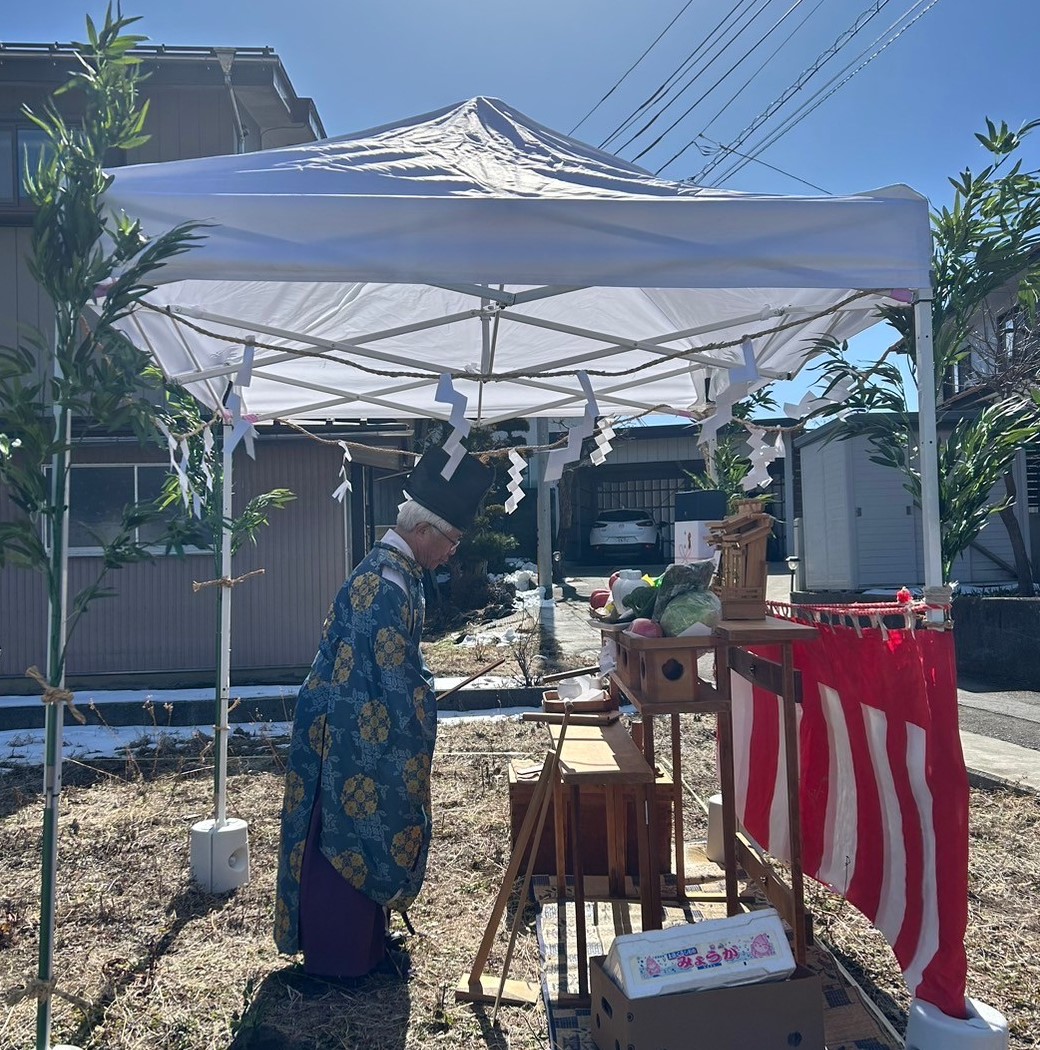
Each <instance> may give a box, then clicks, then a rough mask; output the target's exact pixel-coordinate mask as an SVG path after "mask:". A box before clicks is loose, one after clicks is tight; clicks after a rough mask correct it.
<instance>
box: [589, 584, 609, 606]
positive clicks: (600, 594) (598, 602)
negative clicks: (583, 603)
mask: <svg viewBox="0 0 1040 1050" xmlns="http://www.w3.org/2000/svg"><path fill="white" fill-rule="evenodd" d="M609 601H610V591H608V590H604V589H603V588H602V587H601V588H599V589H598V590H595V591H593V592H592V594H591V595H590V596H589V605H591V606H592V608H593V609H602V608H603V606H604V605H606V604H607V602H609Z"/></svg>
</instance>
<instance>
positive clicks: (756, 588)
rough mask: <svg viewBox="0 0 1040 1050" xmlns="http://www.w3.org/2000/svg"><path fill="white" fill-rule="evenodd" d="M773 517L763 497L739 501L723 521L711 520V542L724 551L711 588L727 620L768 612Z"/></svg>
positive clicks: (758, 618)
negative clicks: (768, 560) (768, 545)
mask: <svg viewBox="0 0 1040 1050" xmlns="http://www.w3.org/2000/svg"><path fill="white" fill-rule="evenodd" d="M772 528H773V517H772V515H771V514H767V513H766V512H765V504H764V503H763V501H762V500H760V499H744V500H738V501H737V503H736V506H735V509H734V511H733V513H732V514H730V515H728V516H727V517H726V518H725V519H724V520H723V521H714V522H709V523H708V542H709V543H710V544H711V545H712V546H713V547H716V548H717V549H718V550H720V551H721V552H722V557H721V559H720V561H719V567H718V570H717V571H716V574H715V582H714V583H713V584H712V590H714V591H715V593H716V594H718V596H719V599H720V600H721V602H722V618H723V619H724V620H761V619H764V618H765V615H766V543H767V542H768V540H769V534H770V532H771V531H772Z"/></svg>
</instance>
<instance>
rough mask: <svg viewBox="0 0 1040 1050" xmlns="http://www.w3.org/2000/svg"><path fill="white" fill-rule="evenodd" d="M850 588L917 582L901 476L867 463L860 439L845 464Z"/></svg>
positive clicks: (912, 528)
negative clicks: (851, 535) (851, 542)
mask: <svg viewBox="0 0 1040 1050" xmlns="http://www.w3.org/2000/svg"><path fill="white" fill-rule="evenodd" d="M850 465H851V467H852V469H853V471H854V475H853V478H852V494H853V501H854V502H853V506H852V514H853V518H852V521H853V523H854V527H855V552H854V557H855V582H854V586H856V587H896V588H899V587H901V586H902V585H903V584H914V583H917V582H918V581H919V580H920V579H921V578H922V572H921V566H920V563H919V562H918V560H917V546H916V543H915V534H916V527H917V526H916V521H915V517H914V514H913V509H914V508H913V499H912V497H911V496H910V493H908V492H907V491H906V489H904V488H903V475H902V474H901V473H900V472H899V471H896V470H892V469H891V468H890V467H884V466H881V465H880V464H878V463H872V462H871V461H870V459H868V458H867V449H866V446H865V444H864V442H863V441H862V439H856V448H855V452H854V455H853V457H852V461H851V464H850Z"/></svg>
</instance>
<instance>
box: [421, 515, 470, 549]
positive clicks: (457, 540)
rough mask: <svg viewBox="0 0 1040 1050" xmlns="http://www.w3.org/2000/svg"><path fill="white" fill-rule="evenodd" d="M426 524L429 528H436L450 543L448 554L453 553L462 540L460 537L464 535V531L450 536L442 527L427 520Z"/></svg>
mask: <svg viewBox="0 0 1040 1050" xmlns="http://www.w3.org/2000/svg"><path fill="white" fill-rule="evenodd" d="M426 524H427V525H429V526H430V527H431V528H434V529H437V531H438V532H439V533H440V534H441V535H442V536H443V537H444V538H445V539H446V540H447V541H448V542H449V543H450V544H451V548H450V549H449V551H448V553H449V554H454V552H455V551H457V550H458V549H459V544H460V543H461V542H462V537H463V536H464V535H465V533H464V532H460V533H459V534H458V536H455V537H452V536H449V535H448V534H447V533H446V532H445V531H444V529H441V528H438V527H437V526H436V525H434V524H433V522H432V521H428V522H427V523H426Z"/></svg>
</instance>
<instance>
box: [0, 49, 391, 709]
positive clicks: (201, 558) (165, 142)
mask: <svg viewBox="0 0 1040 1050" xmlns="http://www.w3.org/2000/svg"><path fill="white" fill-rule="evenodd" d="M137 55H138V57H139V58H140V59H141V63H142V68H143V71H144V72H145V73H146V74H148V77H147V79H146V80H145V81H144V82H143V84H142V95H143V96H144V97H145V98H146V99H147V100H148V101H149V113H148V123H147V125H146V129H145V130H146V132H147V133H148V134H149V135H150V136H151V138H150V139H149V141H148V142H147V143H146V144H145V145H144V146H142V147H141V148H140V149H137V150H134V151H133V152H131V153H129V154H126V155H125V156H115V157H113V158H111V163H112V165H113V166H117V165H120V164H139V163H148V162H152V161H166V160H176V159H181V158H187V157H199V156H207V155H217V154H226V153H234V152H237V151H253V150H259V149H270V148H274V147H278V146H283V145H291V144H296V143H301V142H308V141H313V140H316V139H320V138H323V137H324V134H325V132H324V129H323V127H322V124H321V121H320V119H319V117H318V114H317V110H316V109H315V106H314V103H313V102H312V101H311V100H310V99H308V98H301V97H299V96H298V95H297V94H296V91H295V89H294V88H293V85H292V82H291V81H290V80H289V77H288V75H287V74H286V71H285V69H284V68H283V66H282V63H281V60H280V59H279V57H278V56H277V55H276V54H275V53H274V52H273V51H271V50H270V49H269V48H240V49H231V48H210V47H199V48H195V47H145V48H140V49H138V51H137ZM74 68H75V61H74V58H73V52H72V48H71V47H69V46H62V45H54V44H49V45H45V44H0V342H3V343H4V344H8V345H9V344H12V343H14V342H15V341H16V339H17V338H18V332H19V330H20V327H21V326H23V325H28V326H31V327H34V328H37V329H39V330H40V331H41V332H42V333H43V334H44V337H45V338H46V337H47V335H48V334H49V331H50V329H51V317H50V314H49V310H48V304H47V302H46V301H45V298H44V296H43V295H42V293H41V291H40V289H39V288H38V286H37V285H36V283H35V281H34V280H33V279H32V277H31V276H30V274H29V271H28V267H27V264H26V254H27V252H28V250H29V245H30V236H31V233H32V229H31V227H32V220H33V208H32V205H31V203H30V202H29V201H28V200H27V198H26V195H25V193H24V190H23V188H22V185H21V172H22V169H23V166H24V159H25V157H26V156H28V158H29V160H30V163H31V162H32V158H33V156H34V155H35V153H36V152H38V150H39V149H40V148H41V147H42V136H41V135H40V133H39V132H38V130H37V129H35V128H34V126H33V125H32V124H31V122H30V121H28V120H27V119H26V117H25V116H24V113H23V107H24V106H26V105H28V106H29V107H31V108H32V109H36V110H39V109H42V107H43V106H44V104H45V103H46V101H47V99H48V97H49V96H50V93H51V92H52V91H53V90H54V89H55V88H56V87H58V86H59V85H60V84H62V83H64V82H65V81H66V80H67V79H68V77H69V75H70V73H71V71H72V70H73V69H74ZM68 99H69V96H61V98H60V99H59V101H60V102H61V103H62V104H63V105H66V106H68V105H70V104H71V103H69V102H68V101H67V100H68ZM66 116H67V117H68V118H69V119H70V120H73V121H74V120H75V118H76V113H75V110H69V111H68V112H67V113H66ZM41 368H46V362H41ZM0 429H2V426H0ZM321 436H322V437H323V438H326V439H331V438H338V437H342V436H346V437H350V438H352V439H353V440H357V441H361V442H362V443H364V444H365V445H367V446H369V447H370V452H368V453H367V454H365V453H360V454H358V455H355V457H354V463H353V465H352V466H351V468H350V473H351V481H352V483H353V493H352V495H351V497H350V499H349V500H347V501H345V502H343V503H339V502H336V501H335V500H333V499H332V498H331V493H332V492H333V490H334V489H335V488H336V486H337V485H338V483H339V480H340V479H339V476H338V475H339V470H340V466H341V463H342V453H341V451H340V449H339V448H338V447H337V446H335V445H334V444H320V443H318V442H315V441H311V440H308V439H307V438H306V437H302V436H300V435H299V434H297V433H295V432H292V431H289V430H286V429H281V428H278V427H268V428H264V429H263V430H262V432H261V435H260V438H259V440H258V441H257V443H256V449H257V454H256V459H255V460H251V459H249V458H248V456H246V455H245V454H244V453H242V452H240V454H239V455H236V466H235V506H236V508H238V507H240V506H242V505H244V503H245V502H246V501H247V500H248V499H249V498H250V497H251V496H252V495H254V494H256V493H259V492H264V491H267V490H269V489H271V488H275V487H284V488H288V489H290V490H292V492H293V493H295V495H296V500H295V501H294V502H293V503H291V504H290V505H289V506H288V507H287V508H286V509H285V510H283V511H279V512H275V513H274V514H273V515H272V520H271V525H270V527H269V528H267V529H265V530H262V532H261V534H260V537H259V542H258V544H257V546H256V547H251V546H247V547H246V548H244V549H243V550H242V551H241V552H240V553H239V555H237V556H236V560H235V572H236V573H238V574H242V573H246V572H249V571H250V570H251V569H254V568H263V569H264V570H265V572H264V574H263V575H262V576H256V577H253V578H251V579H250V580H249V581H248V582H246V583H244V584H243V585H242V586H240V587H237V588H236V589H235V597H234V615H233V618H232V623H233V664H232V675H233V680H234V681H236V682H239V683H243V682H247V681H261V682H265V681H266V682H270V681H274V680H283V681H294V680H298V679H299V678H300V677H302V674H303V673H304V671H305V669H306V667H307V665H308V664H309V663H310V660H311V658H312V656H313V654H314V649H315V645H316V642H317V638H318V634H319V631H320V627H321V623H322V620H323V618H324V615H325V611H326V609H327V608H328V605H329V602H330V601H331V599H332V597H333V596H334V595H335V592H336V590H337V589H338V587H339V585H340V583H341V582H342V580H343V578H344V576H345V574H346V573H347V571H348V569H349V567H350V566H351V565H353V564H354V563H355V562H356V561H357V560H359V559H360V557H361V556H362V555H363V554H364V551H365V550H366V549H367V547H368V545H369V544H370V543H371V542H372V541H373V540H374V539H375V537H376V535H377V533H378V532H379V530H380V529H381V528H383V527H385V526H386V525H388V524H390V523H391V522H392V521H393V518H394V513H395V507H396V504H397V502H398V500H399V499H400V478H401V474H402V472H403V471H404V470H406V469H407V468H408V464H409V463H410V462H411V460H410V458H409V457H402V456H399V455H398V454H397V451H396V450H399V449H404V448H410V447H411V436H412V434H411V429H410V428H409V427H403V426H397V425H392V424H386V423H385V422H384V423H382V424H380V425H378V426H371V427H369V426H366V425H365V424H364V422H363V421H349V422H346V421H345V422H344V423H343V425H342V426H323V427H322V434H321ZM384 450H385V451H384ZM166 469H167V456H166V452H165V449H160V448H158V447H155V448H142V447H140V446H139V445H138V443H137V442H136V440H135V439H133V438H132V437H130V436H129V435H128V436H127V437H125V438H118V437H117V438H115V439H111V438H104V439H99V440H97V441H93V442H87V443H84V444H80V446H79V448H78V451H77V458H75V459H74V462H73V467H72V475H71V506H70V518H71V523H70V562H69V577H70V579H69V590H70V594H75V593H76V591H77V590H78V589H79V588H80V587H82V586H83V585H84V584H85V583H86V582H88V581H89V580H91V579H93V578H94V572H93V571H92V570H93V569H94V568H95V567H96V559H97V557H98V554H99V551H98V550H97V548H94V547H91V542H92V540H91V535H90V533H91V530H93V531H102V532H103V531H104V529H105V527H106V525H107V524H110V523H112V522H114V521H115V520H117V519H118V510H119V508H120V507H122V505H123V504H124V503H127V502H131V501H133V500H135V499H144V498H147V497H148V496H150V495H152V494H155V493H157V492H158V491H159V489H160V487H161V485H162V482H163V478H164V475H165V474H166ZM236 512H237V511H236ZM16 513H18V511H17V509H16V508H15V507H14V506H12V504H11V502H10V500H9V499H7V497H6V494H5V493H4V491H3V490H2V488H0V520H4V519H5V518H7V519H9V518H11V517H12V516H13V515H15V514H16ZM141 538H142V539H147V537H146V536H144V537H141ZM154 553H155V557H154V560H153V561H152V562H150V563H142V564H135V565H129V566H126V567H125V568H123V569H122V570H120V571H119V572H118V573H116V574H115V575H114V577H113V578H110V579H111V584H112V586H113V587H114V589H115V590H116V591H117V594H116V596H115V597H113V598H108V599H105V600H101V601H98V602H95V603H94V604H93V605H92V607H91V609H90V611H89V612H88V613H87V615H86V616H85V617H83V619H82V620H81V621H80V624H79V626H78V627H77V629H76V630H75V632H74V633H73V635H72V637H71V639H70V645H69V652H68V661H67V667H68V679H69V682H70V684H71V685H72V687H73V688H86V687H90V686H96V687H100V686H104V685H117V684H118V685H127V686H129V685H133V684H141V685H148V686H157V685H164V684H166V685H170V684H178V685H189V684H197V683H210V682H212V681H213V679H214V668H215V661H216V633H217V623H216V608H215V606H216V602H215V601H214V600H213V591H212V590H202V591H197V592H196V591H195V590H194V589H193V587H192V584H193V582H195V581H198V582H202V581H205V580H208V579H211V578H213V577H214V575H216V573H215V569H214V562H213V557H212V554H211V552H209V551H201V550H200V551H197V552H194V553H189V554H188V555H186V556H185V557H183V558H178V557H176V556H167V555H165V554H164V553H163V550H162V548H159V547H156V548H155V551H154ZM46 613H47V603H46V597H45V594H44V589H43V585H42V581H41V580H40V578H39V577H38V576H37V575H36V574H34V573H29V572H26V571H23V570H19V569H16V568H12V567H10V566H8V567H6V568H4V569H0V695H2V694H4V693H14V692H25V691H29V689H30V688H31V683H29V682H28V680H27V679H26V678H25V677H24V672H25V669H26V668H27V667H30V666H31V665H33V664H37V665H39V666H43V665H44V664H45V655H46Z"/></svg>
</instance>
